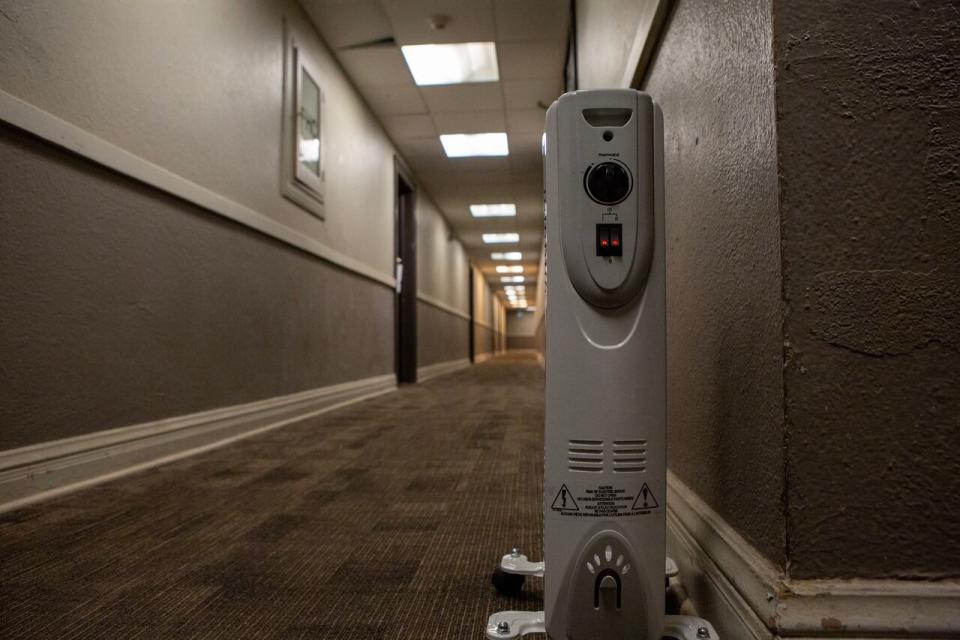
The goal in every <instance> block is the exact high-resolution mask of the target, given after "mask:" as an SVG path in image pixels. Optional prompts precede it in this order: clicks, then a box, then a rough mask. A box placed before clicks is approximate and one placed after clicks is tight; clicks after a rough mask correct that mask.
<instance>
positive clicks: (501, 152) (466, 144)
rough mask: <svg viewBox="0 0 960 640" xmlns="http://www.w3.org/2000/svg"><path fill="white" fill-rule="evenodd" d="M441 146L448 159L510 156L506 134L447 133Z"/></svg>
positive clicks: (441, 141)
mask: <svg viewBox="0 0 960 640" xmlns="http://www.w3.org/2000/svg"><path fill="white" fill-rule="evenodd" d="M440 144H442V145H443V152H444V153H446V154H447V157H448V158H470V157H474V156H508V155H510V147H509V146H508V145H507V134H505V133H445V134H443V135H442V136H440Z"/></svg>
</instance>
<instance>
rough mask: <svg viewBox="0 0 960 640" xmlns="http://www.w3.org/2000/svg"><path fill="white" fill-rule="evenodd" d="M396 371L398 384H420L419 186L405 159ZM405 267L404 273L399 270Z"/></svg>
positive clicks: (397, 180) (396, 217)
mask: <svg viewBox="0 0 960 640" xmlns="http://www.w3.org/2000/svg"><path fill="white" fill-rule="evenodd" d="M393 166H394V172H393V222H394V224H393V240H394V242H393V246H394V253H393V257H394V277H396V276H397V275H400V276H401V277H400V278H397V283H396V287H395V289H394V305H393V317H394V347H395V349H394V371H395V373H396V376H397V384H413V383H415V382H416V381H417V215H416V206H417V184H416V181H415V180H414V179H413V172H412V171H410V169H409V168H408V167H407V166H406V164H404V162H403V160H401V159H400V158H399V157H397V156H394V158H393ZM400 265H402V266H403V269H402V271H401V270H400V269H399V268H398V267H399V266H400Z"/></svg>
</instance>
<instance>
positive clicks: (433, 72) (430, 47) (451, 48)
mask: <svg viewBox="0 0 960 640" xmlns="http://www.w3.org/2000/svg"><path fill="white" fill-rule="evenodd" d="M400 51H402V52H403V57H404V59H405V60H406V61H407V66H408V67H410V73H412V74H413V81H414V82H416V83H417V85H418V86H421V87H426V86H431V85H438V84H461V83H464V82H496V81H497V80H499V79H500V73H499V72H498V71H497V46H496V45H495V44H494V43H492V42H461V43H458V44H414V45H407V46H405V47H400Z"/></svg>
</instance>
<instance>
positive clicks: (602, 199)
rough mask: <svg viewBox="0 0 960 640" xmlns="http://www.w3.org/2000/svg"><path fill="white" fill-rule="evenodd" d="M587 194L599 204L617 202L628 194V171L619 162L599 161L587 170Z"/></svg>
mask: <svg viewBox="0 0 960 640" xmlns="http://www.w3.org/2000/svg"><path fill="white" fill-rule="evenodd" d="M583 182H584V186H585V187H586V189H587V195H588V196H590V197H591V198H592V199H593V200H595V201H596V202H599V203H600V204H617V203H618V202H623V201H624V199H625V198H626V197H627V196H628V195H630V189H631V188H632V186H633V185H632V180H631V178H630V172H629V171H627V168H626V167H624V166H623V165H622V164H620V163H619V162H601V163H600V164H598V165H596V166H594V167H591V168H590V169H588V170H587V175H586V176H585V178H584V181H583Z"/></svg>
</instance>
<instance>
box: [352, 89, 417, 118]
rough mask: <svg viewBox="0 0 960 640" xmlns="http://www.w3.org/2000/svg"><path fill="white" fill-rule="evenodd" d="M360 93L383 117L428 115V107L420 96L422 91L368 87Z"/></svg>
mask: <svg viewBox="0 0 960 640" xmlns="http://www.w3.org/2000/svg"><path fill="white" fill-rule="evenodd" d="M360 92H361V93H362V94H363V95H364V97H365V98H366V99H367V102H369V103H370V106H371V107H372V108H373V110H374V111H376V112H377V114H378V115H380V116H381V117H383V116H388V115H400V114H407V113H426V112H427V105H426V104H424V102H423V98H422V97H421V96H420V90H419V89H417V88H416V87H414V86H410V87H399V86H398V87H381V86H377V85H367V86H365V87H360Z"/></svg>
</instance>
